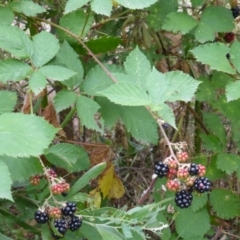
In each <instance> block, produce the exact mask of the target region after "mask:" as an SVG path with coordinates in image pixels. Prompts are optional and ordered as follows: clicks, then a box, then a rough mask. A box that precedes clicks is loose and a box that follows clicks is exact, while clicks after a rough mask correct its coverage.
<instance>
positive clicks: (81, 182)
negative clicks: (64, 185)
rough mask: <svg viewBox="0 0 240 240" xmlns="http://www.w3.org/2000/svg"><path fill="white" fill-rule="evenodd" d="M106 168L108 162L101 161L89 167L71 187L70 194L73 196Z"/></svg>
mask: <svg viewBox="0 0 240 240" xmlns="http://www.w3.org/2000/svg"><path fill="white" fill-rule="evenodd" d="M105 168H106V163H105V162H103V163H99V164H97V165H95V166H94V167H92V168H91V169H89V170H88V171H87V172H86V173H84V175H83V176H82V177H80V178H79V179H78V180H77V182H76V183H75V184H74V185H73V186H72V187H71V189H70V191H69V193H68V196H72V195H74V194H75V193H77V192H79V191H80V190H81V189H82V188H84V187H85V186H86V185H88V184H89V182H90V181H91V180H93V179H95V178H96V177H98V176H99V175H100V174H101V173H102V172H103V170H104V169H105Z"/></svg>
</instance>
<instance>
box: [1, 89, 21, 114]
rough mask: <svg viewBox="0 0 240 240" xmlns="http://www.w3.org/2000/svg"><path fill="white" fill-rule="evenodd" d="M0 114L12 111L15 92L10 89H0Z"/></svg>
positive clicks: (15, 102) (14, 102)
mask: <svg viewBox="0 0 240 240" xmlns="http://www.w3.org/2000/svg"><path fill="white" fill-rule="evenodd" d="M0 99H1V101H0V115H1V114H3V113H7V112H12V111H13V110H14V107H15V105H16V104H17V94H16V93H15V92H10V91H0Z"/></svg>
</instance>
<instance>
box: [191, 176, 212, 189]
mask: <svg viewBox="0 0 240 240" xmlns="http://www.w3.org/2000/svg"><path fill="white" fill-rule="evenodd" d="M193 187H194V189H195V190H196V191H197V192H199V193H204V192H208V191H209V190H210V187H211V182H210V181H209V179H208V178H205V177H198V178H196V180H195V182H194V185H193Z"/></svg>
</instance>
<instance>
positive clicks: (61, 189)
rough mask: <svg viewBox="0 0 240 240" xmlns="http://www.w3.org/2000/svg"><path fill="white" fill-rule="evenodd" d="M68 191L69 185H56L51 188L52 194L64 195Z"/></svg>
mask: <svg viewBox="0 0 240 240" xmlns="http://www.w3.org/2000/svg"><path fill="white" fill-rule="evenodd" d="M69 189H70V185H69V183H56V184H54V185H52V186H51V190H52V193H53V194H63V195H64V194H65V193H66V192H68V191H69Z"/></svg>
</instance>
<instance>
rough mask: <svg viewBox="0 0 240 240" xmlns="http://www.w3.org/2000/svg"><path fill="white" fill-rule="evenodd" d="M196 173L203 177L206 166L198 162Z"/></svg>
mask: <svg viewBox="0 0 240 240" xmlns="http://www.w3.org/2000/svg"><path fill="white" fill-rule="evenodd" d="M198 169H199V170H198V171H199V172H198V175H199V176H200V177H203V176H204V175H205V173H206V167H205V166H203V165H201V164H199V165H198Z"/></svg>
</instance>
